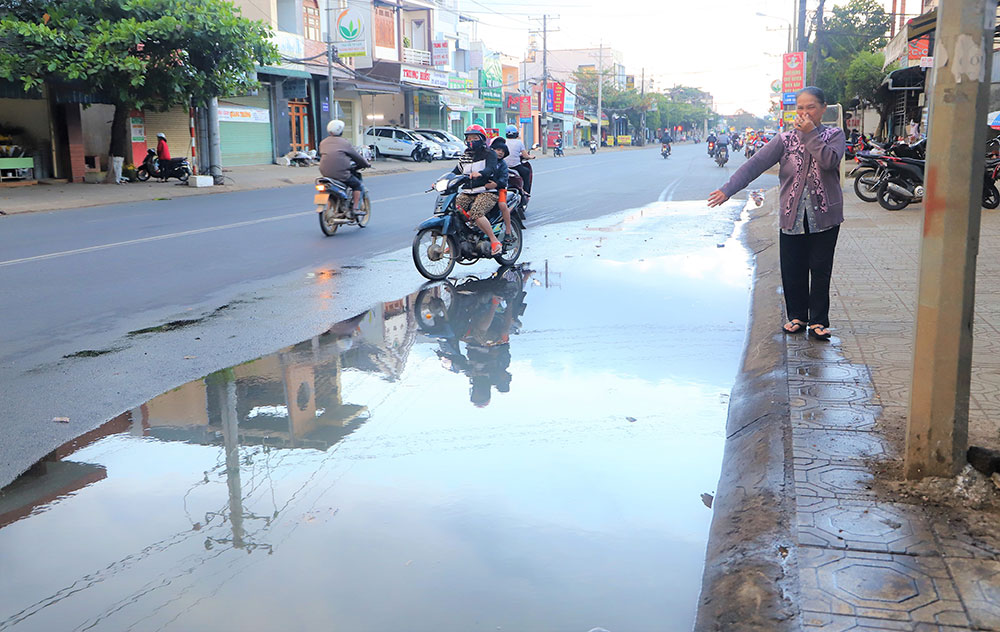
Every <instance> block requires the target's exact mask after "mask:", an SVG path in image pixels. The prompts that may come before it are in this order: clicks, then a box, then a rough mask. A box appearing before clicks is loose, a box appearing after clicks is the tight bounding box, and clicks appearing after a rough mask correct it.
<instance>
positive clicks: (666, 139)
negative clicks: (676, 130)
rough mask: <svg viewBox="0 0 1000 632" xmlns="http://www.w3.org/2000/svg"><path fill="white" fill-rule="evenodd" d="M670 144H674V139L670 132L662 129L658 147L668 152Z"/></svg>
mask: <svg viewBox="0 0 1000 632" xmlns="http://www.w3.org/2000/svg"><path fill="white" fill-rule="evenodd" d="M672 142H674V139H673V137H672V136H671V135H670V132H668V131H667V130H665V129H664V130H663V136H660V145H662V146H663V149H666V150H667V151H670V143H672Z"/></svg>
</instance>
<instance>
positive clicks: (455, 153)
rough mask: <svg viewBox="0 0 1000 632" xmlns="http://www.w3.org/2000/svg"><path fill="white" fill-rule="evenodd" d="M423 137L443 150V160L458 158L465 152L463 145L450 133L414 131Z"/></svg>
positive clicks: (426, 130) (432, 130) (422, 129)
mask: <svg viewBox="0 0 1000 632" xmlns="http://www.w3.org/2000/svg"><path fill="white" fill-rule="evenodd" d="M414 131H416V132H417V133H418V134H420V135H421V136H424V137H428V138H430V139H431V140H433V141H434V142H436V143H437V144H438V145H440V146H441V149H443V150H444V157H445V158H458V157H459V156H460V155H462V152H464V151H465V143H463V142H462V141H461V140H459V139H458V138H456V137H455V136H454V135H453V134H451V133H450V132H445V131H443V130H439V129H424V128H421V129H417V130H414Z"/></svg>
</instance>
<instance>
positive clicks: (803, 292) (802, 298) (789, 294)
mask: <svg viewBox="0 0 1000 632" xmlns="http://www.w3.org/2000/svg"><path fill="white" fill-rule="evenodd" d="M839 234H840V226H834V227H833V228H831V229H830V230H825V231H823V232H821V233H806V234H805V235H786V234H785V233H781V235H780V238H779V245H780V257H781V285H782V287H783V289H784V292H785V310H786V311H787V312H788V319H789V320H792V319H796V318H797V319H798V320H801V321H802V322H805V323H809V324H810V325H822V326H823V327H829V326H830V277H831V275H832V274H833V251H834V250H835V249H836V248H837V235H839Z"/></svg>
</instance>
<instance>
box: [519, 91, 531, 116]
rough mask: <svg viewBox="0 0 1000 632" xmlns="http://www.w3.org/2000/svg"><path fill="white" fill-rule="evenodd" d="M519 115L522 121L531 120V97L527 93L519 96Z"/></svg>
mask: <svg viewBox="0 0 1000 632" xmlns="http://www.w3.org/2000/svg"><path fill="white" fill-rule="evenodd" d="M520 115H521V122H522V123H530V122H531V97H530V96H528V95H524V96H522V97H520Z"/></svg>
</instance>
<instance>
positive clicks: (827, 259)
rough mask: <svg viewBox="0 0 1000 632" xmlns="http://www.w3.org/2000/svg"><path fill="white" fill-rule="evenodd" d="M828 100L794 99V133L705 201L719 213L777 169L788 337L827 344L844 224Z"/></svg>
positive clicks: (805, 94) (840, 154) (815, 93)
mask: <svg viewBox="0 0 1000 632" xmlns="http://www.w3.org/2000/svg"><path fill="white" fill-rule="evenodd" d="M824 112H826V96H825V95H824V94H823V91H822V90H820V89H819V88H816V87H812V86H810V87H807V88H803V89H802V91H800V92H799V93H798V96H797V98H796V114H797V115H796V117H795V124H794V129H792V130H789V131H786V132H782V133H780V134H778V135H777V136H775V137H774V138H772V139H771V141H770V142H769V143H768V144H767V145H765V146H764V147H763V148H761V149H760V151H758V152H757V153H756V154H754V156H753V158H751V159H750V160H748V161H747V162H746V163H744V164H743V166H742V167H740V168H739V169H737V170H736V173H734V174H733V176H732V177H731V178H730V179H729V182H727V183H726V184H724V185H723V186H722V188H720V189H718V190H716V191H713V192H712V194H711V195H709V196H708V205H709V207H714V206H719V205H720V204H722V203H723V202H725V201H726V200H728V199H729V198H730V197H732V195H733V194H735V193H736V192H737V191H740V190H741V189H743V188H745V187H746V186H747V185H749V184H750V182H752V181H753V180H755V179H757V177H758V176H760V174H762V173H764V171H766V170H767V169H769V168H771V167H772V166H774V164H775V163H780V164H781V167H780V170H779V172H778V178H779V181H780V184H781V188H780V193H779V206H780V208H779V215H778V217H779V224H780V227H781V234H780V235H779V246H780V258H781V285H782V287H783V289H784V295H785V310H786V311H787V312H788V322H787V323H785V325H784V327H783V329H784V331H785V333H789V334H795V333H799V332H801V331H803V330H806V329H807V330H808V333H809V336H810V337H811V338H815V339H817V340H829V339H830V278H831V276H832V274H833V252H834V250H835V249H836V247H837V235H838V234H839V233H840V224H841V223H842V222H843V221H844V196H843V191H842V190H841V188H840V162H841V160H843V159H844V151H845V150H846V147H845V139H844V131H843V130H842V129H840V128H839V127H828V126H826V125H823V123H822V120H823V113H824Z"/></svg>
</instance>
